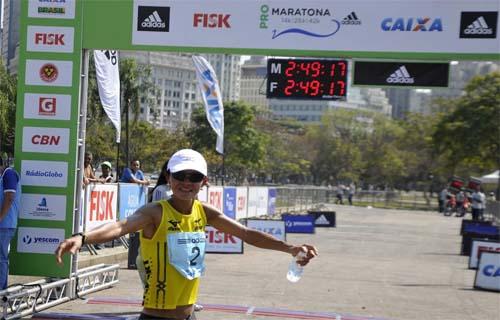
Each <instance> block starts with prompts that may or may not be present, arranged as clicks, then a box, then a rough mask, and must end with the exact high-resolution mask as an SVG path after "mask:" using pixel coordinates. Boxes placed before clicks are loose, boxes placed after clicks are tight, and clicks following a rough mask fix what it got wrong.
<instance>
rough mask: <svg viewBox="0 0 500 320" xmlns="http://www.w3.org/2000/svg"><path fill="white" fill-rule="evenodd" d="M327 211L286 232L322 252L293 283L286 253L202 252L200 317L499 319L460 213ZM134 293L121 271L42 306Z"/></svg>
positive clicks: (108, 307)
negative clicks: (84, 292) (333, 223)
mask: <svg viewBox="0 0 500 320" xmlns="http://www.w3.org/2000/svg"><path fill="white" fill-rule="evenodd" d="M330 209H333V210H335V211H336V212H337V224H338V226H337V228H328V229H326V228H321V229H317V232H316V234H314V235H302V234H289V235H288V241H290V242H293V243H304V242H307V243H313V244H315V245H317V247H318V249H319V251H320V256H319V258H318V259H316V261H313V262H312V263H311V264H310V265H309V266H308V267H307V268H306V271H305V274H304V276H303V278H302V280H301V281H299V282H298V283H295V284H294V283H289V282H288V281H287V280H286V278H285V274H286V269H287V266H288V263H289V260H290V258H289V257H288V256H287V255H285V254H281V253H276V252H271V251H265V250H260V249H256V248H254V247H251V246H245V253H244V254H243V255H223V254H210V255H208V256H207V271H206V275H205V276H204V278H203V279H202V284H201V288H200V295H199V301H200V302H201V303H202V304H205V305H206V307H207V308H206V310H204V311H202V312H200V313H197V317H198V319H201V320H215V319H273V318H274V319H344V320H354V319H358V320H362V319H368V318H369V317H372V318H373V319H384V320H396V319H397V320H417V319H418V320H420V319H439V320H447V319H449V320H452V319H453V320H457V319H464V320H498V319H500V294H498V293H494V292H486V291H478V290H474V289H472V287H473V282H474V276H475V271H473V270H468V269H467V262H468V258H467V257H464V256H460V255H459V251H460V240H461V238H460V237H459V235H458V232H459V228H460V221H461V220H460V219H458V218H453V217H452V218H447V217H443V216H440V215H438V214H437V213H432V212H421V211H402V210H381V209H367V208H357V207H348V206H333V205H332V206H331V207H330ZM141 294H142V293H141V285H140V283H139V278H138V276H137V274H136V272H135V271H131V270H126V269H123V270H120V283H119V284H118V285H117V286H116V287H114V288H112V289H108V290H105V291H100V292H97V293H94V294H91V295H88V296H86V297H87V298H88V299H87V300H74V301H71V302H68V303H65V304H62V305H59V306H56V307H54V308H52V309H49V310H46V311H45V312H43V314H45V318H47V314H51V315H52V316H54V315H56V314H55V313H62V314H64V316H63V317H62V318H65V319H75V317H70V315H75V314H79V315H82V317H83V316H91V315H94V316H97V317H104V316H110V317H111V318H112V319H133V316H131V315H133V314H137V312H138V310H140V305H139V303H140V299H141ZM295 311H296V312H295ZM294 312H295V313H294Z"/></svg>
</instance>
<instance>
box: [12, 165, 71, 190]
mask: <svg viewBox="0 0 500 320" xmlns="http://www.w3.org/2000/svg"><path fill="white" fill-rule="evenodd" d="M20 174H21V181H22V184H23V186H39V187H61V188H65V187H67V184H68V163H67V162H61V161H41V160H21V172H20Z"/></svg>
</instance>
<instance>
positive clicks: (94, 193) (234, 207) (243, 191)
mask: <svg viewBox="0 0 500 320" xmlns="http://www.w3.org/2000/svg"><path fill="white" fill-rule="evenodd" d="M150 190H152V188H151V187H149V188H148V187H144V186H141V185H138V184H135V183H109V184H90V185H88V186H87V187H86V188H85V192H84V198H83V207H82V210H81V216H80V226H79V228H80V230H79V231H81V232H85V231H88V230H91V229H94V228H97V227H99V226H101V225H103V224H105V223H108V222H112V221H117V220H123V219H126V218H127V217H128V216H129V215H131V214H132V213H134V212H135V210H137V209H138V208H140V207H141V206H143V205H144V204H146V203H147V201H148V193H149V192H150ZM278 197H279V192H278V189H277V188H274V187H260V186H259V187H233V186H227V187H222V186H212V187H204V188H202V189H201V190H200V192H199V194H198V199H199V200H200V201H202V202H206V203H208V204H210V205H212V206H214V207H216V208H217V209H219V210H221V211H222V212H223V213H224V214H225V215H227V216H228V217H230V218H232V219H236V220H241V219H248V218H251V217H258V216H270V215H274V214H275V213H277V212H276V203H277V199H278ZM289 209H292V208H291V207H290V208H289ZM304 209H306V207H304Z"/></svg>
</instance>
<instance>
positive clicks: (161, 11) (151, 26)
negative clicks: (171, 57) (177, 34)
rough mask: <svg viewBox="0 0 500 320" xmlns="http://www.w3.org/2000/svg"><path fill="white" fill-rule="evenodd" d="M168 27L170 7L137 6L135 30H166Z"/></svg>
mask: <svg viewBox="0 0 500 320" xmlns="http://www.w3.org/2000/svg"><path fill="white" fill-rule="evenodd" d="M169 29H170V7H151V6H139V10H138V14H137V31H157V32H168V31H169Z"/></svg>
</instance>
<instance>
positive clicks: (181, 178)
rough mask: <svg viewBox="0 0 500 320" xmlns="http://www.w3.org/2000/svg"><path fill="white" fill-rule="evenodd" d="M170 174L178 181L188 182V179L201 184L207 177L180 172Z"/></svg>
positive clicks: (197, 173)
mask: <svg viewBox="0 0 500 320" xmlns="http://www.w3.org/2000/svg"><path fill="white" fill-rule="evenodd" d="M170 174H171V175H172V177H173V178H174V179H175V180H178V181H186V179H188V180H189V182H201V181H202V180H203V178H205V176H204V175H203V174H202V173H199V172H189V171H178V172H174V173H170Z"/></svg>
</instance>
